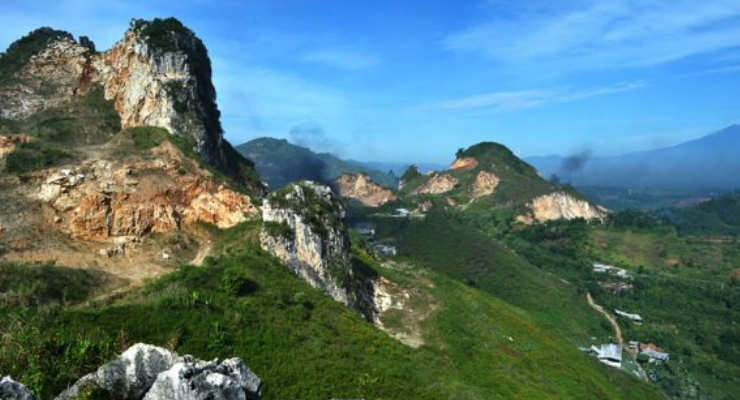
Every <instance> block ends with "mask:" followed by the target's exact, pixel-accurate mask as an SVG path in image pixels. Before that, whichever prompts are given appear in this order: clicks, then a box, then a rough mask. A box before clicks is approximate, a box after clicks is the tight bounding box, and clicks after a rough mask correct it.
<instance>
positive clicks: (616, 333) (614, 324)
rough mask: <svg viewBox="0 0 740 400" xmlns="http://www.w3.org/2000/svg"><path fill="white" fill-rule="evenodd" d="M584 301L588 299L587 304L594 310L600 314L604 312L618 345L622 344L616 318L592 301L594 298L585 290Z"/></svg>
mask: <svg viewBox="0 0 740 400" xmlns="http://www.w3.org/2000/svg"><path fill="white" fill-rule="evenodd" d="M586 301H588V305H589V306H591V308H593V309H594V310H596V311H598V312H599V313H601V314H604V316H605V317H606V319H607V320H609V323H610V324H612V328H614V336H615V338H616V339H617V343H618V344H620V345H624V339H623V338H622V328H620V327H619V323H617V319H616V318H614V316H613V315H611V314H609V313H608V312H606V310H604V307H602V306H600V305H598V304H596V302H594V298H593V297H591V293H589V292H586Z"/></svg>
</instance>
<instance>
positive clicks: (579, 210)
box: [518, 192, 608, 223]
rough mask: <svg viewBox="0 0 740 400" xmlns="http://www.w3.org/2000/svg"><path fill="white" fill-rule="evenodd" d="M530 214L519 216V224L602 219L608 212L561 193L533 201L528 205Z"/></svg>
mask: <svg viewBox="0 0 740 400" xmlns="http://www.w3.org/2000/svg"><path fill="white" fill-rule="evenodd" d="M527 206H528V207H529V209H530V211H531V214H530V215H527V216H520V217H519V218H518V219H519V220H520V221H521V222H525V223H531V222H534V221H536V222H546V221H552V220H558V219H576V218H583V219H586V220H590V219H599V220H601V219H604V218H605V217H606V215H607V213H608V210H606V209H605V208H603V207H601V206H594V205H592V204H591V203H589V202H588V201H586V200H581V199H578V198H576V197H574V196H572V195H569V194H567V193H563V192H555V193H550V194H547V195H544V196H540V197H537V198H535V199H533V200H532V201H531V202H530V203H529V204H527Z"/></svg>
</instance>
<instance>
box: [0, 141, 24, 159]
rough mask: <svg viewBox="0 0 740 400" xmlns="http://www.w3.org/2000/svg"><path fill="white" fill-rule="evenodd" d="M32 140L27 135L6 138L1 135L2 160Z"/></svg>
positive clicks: (0, 152) (0, 154)
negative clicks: (22, 144)
mask: <svg viewBox="0 0 740 400" xmlns="http://www.w3.org/2000/svg"><path fill="white" fill-rule="evenodd" d="M29 141H31V138H30V137H28V136H25V135H20V136H5V135H0V160H2V159H3V158H5V157H6V156H7V155H8V154H10V153H12V152H13V151H15V147H16V146H17V145H19V144H21V143H27V142H29Z"/></svg>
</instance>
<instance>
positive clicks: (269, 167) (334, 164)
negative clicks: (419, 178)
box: [236, 138, 398, 189]
mask: <svg viewBox="0 0 740 400" xmlns="http://www.w3.org/2000/svg"><path fill="white" fill-rule="evenodd" d="M236 150H237V151H238V152H239V153H241V154H242V155H244V156H245V157H247V158H248V159H250V160H253V161H254V162H255V163H256V165H257V170H258V171H259V173H260V175H262V177H263V179H264V180H265V181H266V182H267V183H268V184H269V185H270V187H271V188H273V189H279V188H281V187H283V186H285V185H287V184H288V183H290V182H295V181H299V180H313V181H317V182H323V183H326V184H332V183H333V182H334V180H335V179H336V178H337V177H338V176H339V175H341V174H344V173H352V174H357V173H366V174H368V175H369V176H370V178H371V179H372V180H373V181H374V182H376V183H378V184H381V185H384V186H386V187H390V188H395V187H396V186H397V185H398V179H397V178H396V177H395V176H392V175H390V174H388V173H385V172H381V171H376V170H372V169H369V168H365V167H362V166H358V165H355V164H353V163H351V162H347V161H344V160H342V159H340V158H338V157H336V156H334V155H332V154H329V153H314V152H312V151H311V150H309V149H307V148H305V147H301V146H297V145H293V144H291V143H289V142H288V141H287V140H284V139H283V140H281V139H273V138H259V139H255V140H252V141H249V142H247V143H244V144H241V145H239V146H237V148H236Z"/></svg>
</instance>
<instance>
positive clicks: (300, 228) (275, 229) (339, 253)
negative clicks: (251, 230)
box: [260, 181, 355, 305]
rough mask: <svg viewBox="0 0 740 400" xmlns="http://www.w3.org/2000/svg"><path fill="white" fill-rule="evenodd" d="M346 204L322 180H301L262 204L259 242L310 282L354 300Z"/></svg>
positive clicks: (340, 297)
mask: <svg viewBox="0 0 740 400" xmlns="http://www.w3.org/2000/svg"><path fill="white" fill-rule="evenodd" d="M343 219H344V209H343V208H342V206H341V204H340V203H339V200H338V199H337V198H336V197H335V196H334V195H333V194H332V192H331V190H330V189H329V188H328V187H326V186H321V185H318V184H315V183H313V182H309V181H304V182H301V183H297V184H292V185H290V186H288V187H286V188H285V189H283V190H281V191H279V192H276V193H273V194H271V195H270V196H269V197H268V198H267V199H265V200H264V202H263V204H262V220H263V222H264V228H263V229H262V234H261V236H260V239H261V243H262V247H263V248H264V249H265V250H267V251H268V252H270V253H272V254H273V255H275V256H276V257H278V258H279V259H281V260H282V261H283V262H284V263H285V264H286V266H288V267H289V268H290V269H291V270H292V271H293V272H295V273H296V275H298V276H300V277H301V278H303V279H304V280H305V281H307V282H308V283H310V284H311V286H313V287H315V288H318V289H321V290H323V291H324V292H326V293H328V294H329V295H330V296H332V297H333V298H334V299H335V300H337V301H338V302H340V303H342V304H345V305H352V304H353V303H354V301H355V299H354V297H353V294H352V293H350V291H349V284H350V281H351V279H352V276H353V270H352V265H351V262H350V255H349V246H350V243H349V236H348V235H347V228H346V226H345V224H344V220H343Z"/></svg>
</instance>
